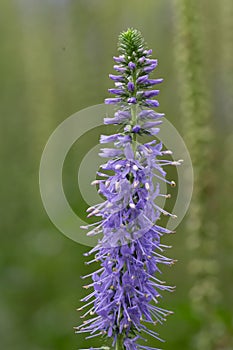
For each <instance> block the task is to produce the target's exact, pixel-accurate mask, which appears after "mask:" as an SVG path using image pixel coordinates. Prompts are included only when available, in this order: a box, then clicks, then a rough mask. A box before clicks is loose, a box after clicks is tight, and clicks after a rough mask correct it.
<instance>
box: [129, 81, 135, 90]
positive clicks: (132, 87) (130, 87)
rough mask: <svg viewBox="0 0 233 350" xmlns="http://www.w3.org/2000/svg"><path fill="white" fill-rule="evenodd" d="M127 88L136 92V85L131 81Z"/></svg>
mask: <svg viewBox="0 0 233 350" xmlns="http://www.w3.org/2000/svg"><path fill="white" fill-rule="evenodd" d="M127 88H128V90H129V91H130V92H134V83H133V82H132V81H129V82H128V84H127Z"/></svg>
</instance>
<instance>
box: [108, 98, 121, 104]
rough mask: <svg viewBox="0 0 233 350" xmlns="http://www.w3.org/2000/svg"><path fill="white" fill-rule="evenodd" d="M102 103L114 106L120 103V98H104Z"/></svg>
mask: <svg viewBox="0 0 233 350" xmlns="http://www.w3.org/2000/svg"><path fill="white" fill-rule="evenodd" d="M104 101H105V103H106V104H107V105H110V104H113V105H114V104H117V103H119V102H121V98H106V99H105V100H104Z"/></svg>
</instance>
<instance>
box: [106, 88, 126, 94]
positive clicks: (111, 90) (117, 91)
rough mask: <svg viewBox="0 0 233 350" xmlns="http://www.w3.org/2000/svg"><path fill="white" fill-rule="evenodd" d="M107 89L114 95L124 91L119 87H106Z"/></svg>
mask: <svg viewBox="0 0 233 350" xmlns="http://www.w3.org/2000/svg"><path fill="white" fill-rule="evenodd" d="M108 91H109V92H110V93H111V94H115V95H122V94H123V93H124V90H120V89H108Z"/></svg>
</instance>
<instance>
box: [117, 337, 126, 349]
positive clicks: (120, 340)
mask: <svg viewBox="0 0 233 350" xmlns="http://www.w3.org/2000/svg"><path fill="white" fill-rule="evenodd" d="M115 350H124V345H123V337H122V335H119V336H118V337H117V341H116V345H115Z"/></svg>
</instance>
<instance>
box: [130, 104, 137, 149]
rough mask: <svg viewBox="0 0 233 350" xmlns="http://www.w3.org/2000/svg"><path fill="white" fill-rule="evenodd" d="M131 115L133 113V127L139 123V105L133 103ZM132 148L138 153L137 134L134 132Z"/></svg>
mask: <svg viewBox="0 0 233 350" xmlns="http://www.w3.org/2000/svg"><path fill="white" fill-rule="evenodd" d="M131 115H132V127H133V126H135V125H136V124H137V106H136V105H133V106H132V107H131ZM132 141H133V142H132V148H133V151H134V154H135V153H136V149H137V134H136V133H135V134H133V140H132Z"/></svg>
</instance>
